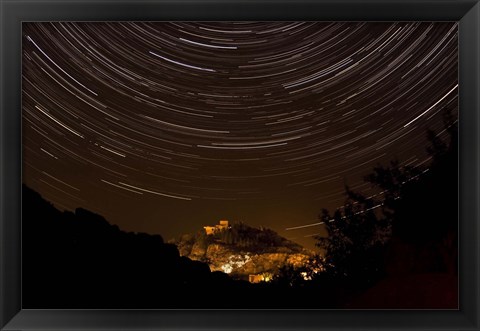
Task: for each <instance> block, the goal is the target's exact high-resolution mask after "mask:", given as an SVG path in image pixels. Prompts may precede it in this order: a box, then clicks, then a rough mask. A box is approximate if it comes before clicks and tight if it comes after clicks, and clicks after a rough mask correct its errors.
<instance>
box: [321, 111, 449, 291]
mask: <svg viewBox="0 0 480 331" xmlns="http://www.w3.org/2000/svg"><path fill="white" fill-rule="evenodd" d="M444 125H445V129H444V130H443V131H442V132H440V133H436V132H434V131H432V130H428V131H427V138H428V141H429V146H428V147H427V153H428V155H429V156H430V158H431V162H430V164H429V166H428V168H421V167H410V166H400V163H399V162H398V161H392V162H391V163H390V165H389V166H387V167H383V166H380V165H379V166H377V167H375V168H374V169H373V172H372V173H371V174H370V175H368V176H366V177H365V180H366V181H367V182H369V183H371V184H372V186H373V188H374V189H376V190H377V192H380V193H381V194H380V196H383V199H381V200H380V199H374V198H369V199H367V198H365V197H364V196H363V195H362V194H359V193H356V192H352V191H351V190H349V189H348V187H347V188H346V196H347V199H346V203H345V207H344V208H342V209H341V210H337V211H335V213H334V215H333V216H330V214H329V212H328V211H327V210H323V211H322V214H321V215H320V219H321V221H323V222H325V226H326V230H327V236H326V237H319V236H317V237H316V239H317V246H318V247H321V248H323V249H324V250H325V255H326V262H327V272H328V273H330V274H331V275H333V276H334V277H336V278H337V279H343V280H344V281H345V282H348V283H350V285H352V286H357V287H362V286H367V285H371V284H372V283H374V282H375V281H376V280H378V279H380V278H381V277H383V276H384V275H385V272H386V269H387V266H386V265H393V264H395V261H397V262H398V261H402V260H406V259H410V261H409V263H400V265H402V267H403V268H404V269H405V268H406V269H408V270H403V271H401V270H399V269H398V268H397V269H395V268H393V269H392V270H395V272H445V271H449V272H456V261H457V253H458V251H457V248H456V247H457V241H456V240H457V226H458V218H457V211H458V202H457V199H458V188H457V186H458V178H457V173H458V165H457V163H458V140H457V125H456V120H455V119H454V117H453V116H452V114H451V112H450V111H448V110H447V111H446V112H445V114H444ZM444 131H445V132H446V133H447V134H448V141H444V140H442V139H441V138H440V134H441V133H443V132H444ZM406 265H408V267H405V266H406Z"/></svg>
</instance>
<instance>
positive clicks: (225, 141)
mask: <svg viewBox="0 0 480 331" xmlns="http://www.w3.org/2000/svg"><path fill="white" fill-rule="evenodd" d="M457 42H458V26H457V24H456V23H449V22H442V23H440V22H437V23H435V22H425V23H422V22H410V23H409V22H402V23H398V22H397V23H395V22H391V23H389V22H384V23H362V22H349V23H336V22H95V23H92V22H91V23H68V22H55V23H24V25H23V72H22V75H23V80H22V89H23V93H22V104H23V123H22V126H23V147H24V149H23V162H24V168H23V169H24V171H23V181H24V182H25V183H26V184H27V185H29V186H31V187H32V188H33V189H35V190H37V191H38V192H40V193H41V194H42V195H43V196H44V197H45V198H46V199H47V200H49V201H51V202H52V203H54V204H55V205H56V206H57V207H58V208H60V209H68V210H72V209H74V208H76V207H84V208H87V209H90V210H92V211H95V212H97V213H99V214H101V215H104V216H105V217H106V218H107V219H108V220H109V221H110V222H111V223H115V224H118V225H119V226H120V227H121V228H123V229H125V230H129V231H146V232H150V233H160V234H162V235H164V237H166V238H167V239H168V238H169V237H172V236H174V235H179V234H181V233H185V232H191V231H194V230H196V229H199V228H201V226H203V225H207V224H213V223H216V222H217V221H218V219H221V218H222V219H224V218H226V219H230V220H232V221H234V220H242V221H245V222H246V223H249V224H251V225H257V226H258V225H263V226H268V227H271V228H273V229H274V230H276V231H279V232H280V233H281V234H284V235H286V234H287V233H285V232H283V233H282V231H283V230H284V229H285V228H287V227H298V226H303V225H306V224H310V223H312V222H315V220H316V218H317V215H318V214H319V212H320V210H321V209H322V208H329V209H335V208H338V207H340V206H341V205H342V204H343V201H344V193H343V192H344V187H345V185H346V184H347V185H349V186H350V187H351V188H352V189H354V190H359V191H362V192H366V193H368V192H370V191H371V188H370V187H369V185H368V184H365V183H364V181H363V177H364V176H365V175H366V174H368V173H369V172H370V171H371V170H372V168H373V167H374V166H375V165H377V164H387V163H388V162H389V161H390V160H393V159H398V160H399V161H400V163H401V164H402V165H412V166H419V165H426V164H428V161H429V159H428V156H427V154H426V152H425V148H426V146H427V140H426V130H427V129H433V130H436V131H437V132H442V130H443V129H444V128H443V122H442V113H443V112H444V111H445V109H447V108H448V109H450V110H452V111H453V113H454V115H455V116H456V115H457V112H458V106H457V102H458V100H457V99H458V88H459V86H458V78H457V75H458V72H457V65H458V48H457ZM441 134H442V133H441ZM443 134H444V133H443ZM318 231H319V228H310V227H306V228H305V231H303V232H301V231H300V232H296V233H295V235H297V234H298V238H297V240H298V241H299V242H301V243H304V244H305V243H306V244H307V245H308V242H307V240H310V239H306V238H305V236H309V235H311V234H312V233H314V232H318ZM288 235H289V236H290V235H291V233H288Z"/></svg>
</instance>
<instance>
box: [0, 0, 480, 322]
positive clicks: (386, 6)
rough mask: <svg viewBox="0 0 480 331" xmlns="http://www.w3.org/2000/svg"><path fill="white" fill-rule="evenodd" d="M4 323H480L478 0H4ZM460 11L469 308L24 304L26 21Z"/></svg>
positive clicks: (0, 195) (0, 284) (463, 282)
mask: <svg viewBox="0 0 480 331" xmlns="http://www.w3.org/2000/svg"><path fill="white" fill-rule="evenodd" d="M0 13H1V18H0V24H1V36H0V41H1V43H0V45H1V46H0V47H1V48H0V54H1V63H0V65H1V67H0V72H1V90H0V91H1V92H0V93H1V94H0V98H1V105H0V125H1V135H0V144H1V147H0V199H1V201H0V230H1V232H0V233H1V248H0V254H1V257H0V307H1V308H0V328H1V330H6V331H7V330H40V329H41V330H53V329H55V330H61V329H65V330H68V329H77V330H79V329H81V330H94V329H95V330H100V329H124V330H125V329H128V330H133V329H136V330H146V329H150V330H151V329H159V330H166V329H172V330H175V329H178V330H187V329H188V330H190V329H192V330H193V329H204V330H209V329H212V330H213V329H222V330H223V329H227V330H228V329H235V330H239V329H242V330H248V329H256V330H266V329H269V330H294V329H295V330H296V329H345V328H349V329H417V330H418V329H430V330H431V329H445V330H479V329H480V314H479V298H480V286H479V279H480V274H479V266H480V263H479V253H480V249H479V248H480V244H479V239H480V232H479V229H480V227H479V224H478V221H479V201H480V199H479V194H478V193H479V186H480V185H479V184H480V183H479V169H480V164H479V158H480V153H479V141H480V140H479V138H480V137H479V127H480V122H479V110H480V107H479V106H480V104H479V101H480V100H479V99H480V93H479V92H480V84H479V77H480V4H479V1H478V0H421V1H420V0H419V1H416V0H404V1H401V0H400V1H399V0H393V1H387V0H367V1H358V0H357V1H354V0H337V1H332V0H327V1H320V0H316V1H311V0H300V1H295V0H270V1H269V0H261V1H254V0H243V1H240V0H232V1H227V0H223V1H222V0H197V1H195V0H177V1H173V0H164V1H161V0H139V1H135V0H119V1H118V0H117V1H115V0H111V1H110V0H109V1H95V0H72V1H67V0H63V1H61V0H38V1H35V0H0ZM116 20H121V21H128V20H131V21H145V20H155V21H171V20H177V21H182V20H183V21H186V20H187V21H188V20H190V21H194V20H210V21H218V20H277V21H280V20H281V21H295V20H309V21H322V20H328V21H459V72H460V75H459V79H460V82H459V86H460V88H459V100H460V111H459V114H460V120H459V138H460V139H459V140H460V159H459V180H460V182H459V208H460V212H459V221H460V222H459V230H460V234H459V236H460V247H459V248H460V259H459V283H460V284H459V285H460V286H459V292H460V293H459V295H460V309H459V310H446V311H442V310H414V311H413V310H412V311H409V310H395V311H393V310H383V311H382V310H288V311H285V310H222V311H215V310H126V311H113V310H24V309H22V307H21V249H20V248H21V236H20V233H21V231H20V230H21V229H20V224H21V223H20V220H21V212H20V211H21V208H20V207H21V169H22V166H21V135H20V133H21V52H20V51H21V22H22V21H116Z"/></svg>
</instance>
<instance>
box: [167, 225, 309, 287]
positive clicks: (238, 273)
mask: <svg viewBox="0 0 480 331" xmlns="http://www.w3.org/2000/svg"><path fill="white" fill-rule="evenodd" d="M210 228H212V227H210ZM170 243H174V244H175V245H177V247H178V250H179V252H180V255H182V256H186V257H188V258H190V259H192V260H197V261H202V262H206V263H208V264H209V266H210V270H211V271H222V272H225V273H227V274H230V276H232V277H234V278H237V279H248V276H249V275H263V276H264V277H265V278H267V277H271V276H272V275H274V274H275V273H276V272H277V271H278V269H279V268H281V267H283V266H286V265H293V266H295V267H300V266H302V265H304V264H305V262H306V261H307V260H308V259H309V258H310V257H312V255H313V252H311V251H308V250H306V249H305V248H303V247H302V246H300V245H298V244H296V243H294V242H292V241H290V240H288V239H286V238H283V237H281V236H279V235H278V234H277V233H276V232H274V231H273V230H271V229H266V228H254V227H251V226H248V225H246V224H244V223H234V224H232V225H230V226H226V227H217V231H210V234H207V231H205V230H200V231H198V232H197V233H196V234H184V235H182V236H180V237H179V238H176V239H172V240H170Z"/></svg>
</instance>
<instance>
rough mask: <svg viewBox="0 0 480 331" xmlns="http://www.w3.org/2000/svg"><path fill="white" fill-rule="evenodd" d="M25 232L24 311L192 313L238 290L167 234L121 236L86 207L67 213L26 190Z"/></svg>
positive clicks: (115, 229) (228, 280) (24, 207)
mask: <svg viewBox="0 0 480 331" xmlns="http://www.w3.org/2000/svg"><path fill="white" fill-rule="evenodd" d="M22 231H23V232H22V243H23V247H22V249H23V252H22V253H23V260H22V264H23V294H24V295H23V308H55V309H58V308H176V307H182V308H188V307H194V306H196V305H197V304H196V303H195V302H189V301H188V300H186V299H185V298H186V296H185V295H187V294H188V297H191V296H192V295H193V296H195V295H200V294H201V293H202V292H204V288H206V287H209V288H210V289H212V287H213V288H214V289H215V288H219V289H220V288H222V287H224V286H229V287H231V286H230V285H228V284H230V283H231V282H232V280H230V279H229V277H228V276H227V275H225V274H221V273H211V272H210V269H209V267H208V265H207V264H205V263H201V262H198V261H191V260H190V259H188V258H185V257H180V255H179V253H178V250H177V248H176V246H175V245H172V244H167V243H164V242H163V238H162V237H161V236H159V235H149V234H145V233H132V232H130V233H127V232H124V231H121V230H120V229H119V228H118V227H117V226H116V225H111V224H109V223H108V222H107V221H106V220H105V219H104V218H103V217H102V216H100V215H97V214H94V213H92V212H90V211H88V210H85V209H81V208H78V209H76V210H75V212H74V213H72V212H60V211H59V210H57V209H55V208H54V206H52V205H51V204H50V203H48V202H47V201H45V200H44V199H43V198H42V197H41V196H40V195H39V194H38V193H36V192H35V191H33V190H31V189H29V188H28V187H26V186H25V185H24V186H23V215H22ZM237 286H238V285H237ZM170 293H175V295H174V296H172V295H171V294H170Z"/></svg>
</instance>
